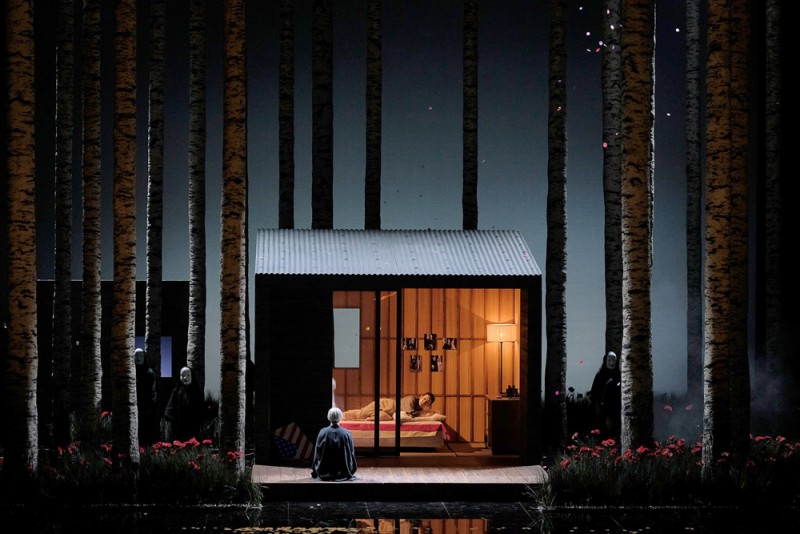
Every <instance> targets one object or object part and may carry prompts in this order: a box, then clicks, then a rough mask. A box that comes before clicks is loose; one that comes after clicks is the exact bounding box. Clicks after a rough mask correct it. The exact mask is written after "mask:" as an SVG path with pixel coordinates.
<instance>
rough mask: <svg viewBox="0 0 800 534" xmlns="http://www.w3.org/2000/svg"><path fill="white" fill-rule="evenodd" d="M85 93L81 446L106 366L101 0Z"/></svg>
mask: <svg viewBox="0 0 800 534" xmlns="http://www.w3.org/2000/svg"><path fill="white" fill-rule="evenodd" d="M82 43H83V46H82V49H81V50H82V57H81V88H82V89H81V90H82V91H83V113H82V115H83V163H82V165H83V167H82V175H83V178H82V180H83V181H82V186H83V194H82V197H83V221H82V230H83V286H82V298H81V307H82V311H81V315H82V319H81V325H82V326H81V379H80V382H79V383H80V398H79V401H78V403H77V410H78V420H79V421H80V439H81V442H82V443H83V444H84V445H86V446H88V447H93V446H95V445H97V442H98V429H99V424H100V407H101V404H100V401H101V394H102V372H103V370H102V366H101V359H100V338H101V335H102V334H101V330H102V329H101V325H102V301H101V298H100V274H101V262H100V259H101V256H100V211H101V204H100V200H101V198H100V190H101V175H100V165H101V159H102V158H101V157H100V153H101V150H100V148H101V136H100V0H86V1H85V2H84V7H83V39H82Z"/></svg>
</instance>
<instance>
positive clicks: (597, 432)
mask: <svg viewBox="0 0 800 534" xmlns="http://www.w3.org/2000/svg"><path fill="white" fill-rule="evenodd" d="M599 434H600V429H599V428H595V429H594V430H592V435H594V436H597V435H599Z"/></svg>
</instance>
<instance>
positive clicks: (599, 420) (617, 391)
mask: <svg viewBox="0 0 800 534" xmlns="http://www.w3.org/2000/svg"><path fill="white" fill-rule="evenodd" d="M621 382H622V376H621V373H620V369H619V364H617V366H616V367H615V368H614V369H609V368H608V367H606V356H603V364H602V365H601V366H600V369H599V370H598V371H597V374H596V375H594V380H593V381H592V389H591V391H590V392H589V397H590V400H591V401H592V406H593V407H594V414H595V424H596V425H597V429H598V430H600V431H601V436H602V437H604V438H607V437H614V438H618V437H619V428H620V422H621V418H622V414H621V411H622V406H621V401H622V399H621V396H622V391H621Z"/></svg>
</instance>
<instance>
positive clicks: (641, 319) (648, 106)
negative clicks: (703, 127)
mask: <svg viewBox="0 0 800 534" xmlns="http://www.w3.org/2000/svg"><path fill="white" fill-rule="evenodd" d="M622 28H623V31H622V109H623V112H622V179H621V186H620V194H621V209H622V211H621V213H622V219H621V228H622V294H623V307H622V368H621V371H622V429H621V436H620V438H621V441H622V449H623V450H626V449H630V448H635V447H638V446H639V445H647V446H650V445H652V441H653V351H652V331H651V329H652V318H651V300H650V287H651V276H652V266H653V113H654V103H653V101H654V86H655V82H654V80H655V66H654V59H655V3H654V1H653V0H623V3H622Z"/></svg>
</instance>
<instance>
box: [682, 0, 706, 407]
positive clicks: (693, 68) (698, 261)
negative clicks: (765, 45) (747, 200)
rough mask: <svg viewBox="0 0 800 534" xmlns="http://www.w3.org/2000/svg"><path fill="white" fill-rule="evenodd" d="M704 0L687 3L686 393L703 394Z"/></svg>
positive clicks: (694, 396)
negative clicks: (701, 37)
mask: <svg viewBox="0 0 800 534" xmlns="http://www.w3.org/2000/svg"><path fill="white" fill-rule="evenodd" d="M700 91H701V88H700V0H687V2H686V394H687V399H688V400H689V401H690V402H693V403H694V402H696V403H698V404H699V403H700V401H701V400H702V394H703V283H702V277H703V252H702V250H703V248H702V245H701V243H702V231H703V230H702V229H703V223H702V196H703V195H702V188H703V181H702V180H703V179H702V173H701V167H700V142H701V140H700Z"/></svg>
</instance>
